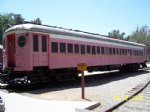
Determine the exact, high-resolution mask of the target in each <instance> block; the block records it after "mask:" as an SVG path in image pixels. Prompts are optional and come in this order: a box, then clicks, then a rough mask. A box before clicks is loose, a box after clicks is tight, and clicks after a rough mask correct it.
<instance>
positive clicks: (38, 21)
mask: <svg viewBox="0 0 150 112" xmlns="http://www.w3.org/2000/svg"><path fill="white" fill-rule="evenodd" d="M31 23H33V24H38V25H41V24H42V21H41V20H40V18H36V19H34V20H32V21H31Z"/></svg>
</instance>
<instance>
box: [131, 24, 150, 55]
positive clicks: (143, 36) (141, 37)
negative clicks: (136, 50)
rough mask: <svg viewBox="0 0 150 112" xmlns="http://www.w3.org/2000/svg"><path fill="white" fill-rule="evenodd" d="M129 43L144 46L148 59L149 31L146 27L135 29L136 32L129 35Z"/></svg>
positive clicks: (149, 49) (149, 52) (149, 48)
mask: <svg viewBox="0 0 150 112" xmlns="http://www.w3.org/2000/svg"><path fill="white" fill-rule="evenodd" d="M129 41H133V42H137V43H141V44H145V45H146V46H147V51H148V55H149V57H150V29H149V27H148V26H147V25H144V26H142V27H137V28H136V30H135V31H134V32H133V33H132V34H131V35H129Z"/></svg>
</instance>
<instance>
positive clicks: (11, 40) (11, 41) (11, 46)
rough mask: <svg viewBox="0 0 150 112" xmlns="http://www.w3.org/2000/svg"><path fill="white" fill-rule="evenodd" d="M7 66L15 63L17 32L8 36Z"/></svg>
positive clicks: (12, 65)
mask: <svg viewBox="0 0 150 112" xmlns="http://www.w3.org/2000/svg"><path fill="white" fill-rule="evenodd" d="M6 53H7V66H8V67H14V66H15V65H14V64H15V63H14V62H15V59H14V58H15V56H14V55H15V34H10V35H8V36H7V51H6Z"/></svg>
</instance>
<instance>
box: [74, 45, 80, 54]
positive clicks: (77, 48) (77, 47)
mask: <svg viewBox="0 0 150 112" xmlns="http://www.w3.org/2000/svg"><path fill="white" fill-rule="evenodd" d="M74 52H75V53H79V44H74Z"/></svg>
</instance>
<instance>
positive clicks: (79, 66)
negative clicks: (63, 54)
mask: <svg viewBox="0 0 150 112" xmlns="http://www.w3.org/2000/svg"><path fill="white" fill-rule="evenodd" d="M77 69H78V71H80V72H81V96H82V99H84V98H85V97H84V96H85V95H84V94H85V92H84V87H85V81H84V71H85V70H87V66H86V64H85V63H80V64H78V65H77Z"/></svg>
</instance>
